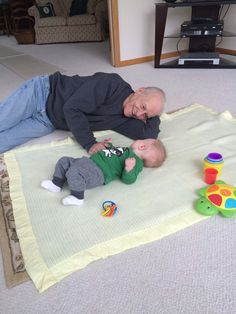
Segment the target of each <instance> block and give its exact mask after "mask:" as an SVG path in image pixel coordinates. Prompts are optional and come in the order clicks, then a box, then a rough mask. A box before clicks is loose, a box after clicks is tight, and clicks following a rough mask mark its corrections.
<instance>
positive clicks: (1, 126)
mask: <svg viewBox="0 0 236 314" xmlns="http://www.w3.org/2000/svg"><path fill="white" fill-rule="evenodd" d="M49 89H50V84H49V78H48V76H39V77H35V78H33V79H31V80H29V81H27V82H25V84H23V85H22V86H21V87H20V88H18V89H17V90H16V91H15V92H14V93H13V94H12V95H10V96H9V97H8V98H7V99H6V100H5V101H4V102H1V103H0V153H2V152H5V151H6V150H8V149H10V148H12V147H14V146H16V145H20V144H23V143H24V142H26V141H27V140H29V139H31V138H36V137H40V136H42V135H46V134H48V133H50V132H52V131H53V130H54V129H55V128H54V127H53V125H52V123H51V122H50V120H49V119H48V118H47V115H46V102H47V98H48V95H49ZM40 123H41V124H42V126H41V127H40V126H39V124H40ZM27 128H28V129H27ZM37 132H38V133H37Z"/></svg>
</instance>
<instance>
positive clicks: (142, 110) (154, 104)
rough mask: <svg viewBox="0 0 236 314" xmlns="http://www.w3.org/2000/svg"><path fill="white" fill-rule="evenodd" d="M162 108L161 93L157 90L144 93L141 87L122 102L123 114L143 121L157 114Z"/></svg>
mask: <svg viewBox="0 0 236 314" xmlns="http://www.w3.org/2000/svg"><path fill="white" fill-rule="evenodd" d="M162 109H163V97H162V95H161V94H160V93H157V92H152V93H148V94H145V93H144V92H143V88H140V89H138V90H137V91H136V92H135V93H133V94H131V95H130V96H129V97H128V98H127V99H126V100H125V102H124V115H125V116H126V117H132V118H135V119H139V120H143V121H146V120H147V119H148V118H151V117H155V116H158V115H159V114H160V113H161V112H162Z"/></svg>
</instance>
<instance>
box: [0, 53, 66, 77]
mask: <svg viewBox="0 0 236 314" xmlns="http://www.w3.org/2000/svg"><path fill="white" fill-rule="evenodd" d="M0 64H2V65H3V66H5V67H6V68H7V69H9V70H11V71H13V72H14V73H16V74H17V75H19V76H20V77H21V78H23V79H25V80H27V79H30V78H31V77H33V76H38V75H44V74H52V73H54V72H56V71H60V72H63V71H64V70H63V69H62V68H59V67H56V66H54V65H52V64H49V63H47V62H44V61H42V60H39V59H37V58H34V57H31V56H29V55H24V54H23V55H19V56H14V57H8V58H0Z"/></svg>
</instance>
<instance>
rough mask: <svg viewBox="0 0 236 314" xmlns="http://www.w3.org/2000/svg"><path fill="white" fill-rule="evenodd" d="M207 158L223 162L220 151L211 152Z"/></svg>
mask: <svg viewBox="0 0 236 314" xmlns="http://www.w3.org/2000/svg"><path fill="white" fill-rule="evenodd" d="M207 160H209V161H213V162H221V161H223V157H222V155H221V154H219V153H210V154H208V155H207Z"/></svg>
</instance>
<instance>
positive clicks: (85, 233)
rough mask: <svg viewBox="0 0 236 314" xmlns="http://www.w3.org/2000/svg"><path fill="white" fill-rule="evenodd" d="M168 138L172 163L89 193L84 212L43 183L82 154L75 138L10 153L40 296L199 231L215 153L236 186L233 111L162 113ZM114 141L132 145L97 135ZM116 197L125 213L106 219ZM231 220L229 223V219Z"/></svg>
mask: <svg viewBox="0 0 236 314" xmlns="http://www.w3.org/2000/svg"><path fill="white" fill-rule="evenodd" d="M161 127H162V130H161V139H162V141H163V142H164V144H165V146H166V149H167V154H168V157H167V160H166V161H165V163H164V164H163V165H162V166H161V167H160V168H157V169H144V171H143V172H142V173H141V174H140V176H139V178H138V180H137V182H136V183H134V184H132V185H129V186H127V185H125V184H122V183H121V182H120V181H114V182H111V183H110V184H109V185H107V186H103V187H98V188H96V189H93V190H89V191H87V192H86V195H85V197H86V200H85V203H84V204H83V206H82V207H80V208H78V207H76V206H71V207H65V206H63V205H62V203H61V199H62V198H63V197H65V195H67V194H68V193H69V191H68V189H67V188H65V189H64V190H63V192H62V193H58V194H56V195H55V194H53V193H50V192H48V191H45V190H43V189H42V188H41V187H40V182H41V180H43V179H46V178H50V177H51V175H52V173H53V170H54V165H55V163H56V161H57V160H58V158H60V157H61V156H63V155H67V156H68V155H69V156H77V157H78V156H82V155H84V151H83V150H82V149H80V147H79V145H78V144H77V143H75V142H74V141H73V140H72V139H70V138H68V139H67V140H64V141H60V142H53V143H50V144H42V145H34V146H30V147H24V148H21V149H16V150H13V151H11V152H9V153H6V154H5V162H6V164H7V169H8V172H9V177H10V195H11V199H12V204H13V211H14V217H15V222H16V229H17V234H18V237H19V239H20V244H21V249H22V252H23V257H24V260H25V266H26V269H27V272H28V274H29V276H30V277H31V279H32V280H33V282H34V284H35V286H36V288H37V289H38V291H39V292H43V291H45V290H46V289H48V288H49V287H50V286H52V285H53V284H55V283H57V282H59V281H60V280H62V279H63V278H64V277H65V276H67V275H69V274H71V273H72V272H74V271H75V270H78V269H82V268H84V267H85V266H87V265H88V264H89V263H91V262H93V261H96V260H98V259H100V258H106V257H107V256H110V255H114V254H117V253H120V252H123V251H125V250H127V249H130V248H133V247H136V246H139V245H142V244H145V243H148V242H151V241H155V240H157V239H160V238H162V237H165V236H167V235H170V234H172V233H174V232H176V231H178V230H181V229H183V228H186V227H188V226H191V225H192V224H194V223H197V222H199V221H201V220H203V219H206V217H204V216H201V215H199V214H198V213H196V211H195V210H194V206H193V204H194V201H195V200H196V198H197V191H198V189H199V188H201V187H203V186H205V183H204V181H203V159H204V157H205V156H206V155H207V154H208V153H209V152H211V151H217V152H220V153H221V154H222V155H223V156H224V161H225V165H224V168H223V171H222V175H221V179H224V180H225V181H226V182H228V183H230V184H232V185H235V184H236V177H235V174H234V172H233V171H232V169H233V168H235V164H236V152H235V146H236V120H235V119H234V118H233V117H232V116H231V114H230V113H229V112H227V111H226V112H224V113H220V114H219V113H216V112H213V111H212V110H210V109H209V108H207V107H203V106H201V105H197V104H196V105H193V106H190V107H187V108H185V109H183V110H180V111H178V112H175V113H172V114H163V115H162V124H161ZM96 136H97V138H98V139H103V138H105V137H108V136H109V137H112V139H113V143H114V144H119V145H122V146H123V145H129V144H130V142H131V141H130V140H129V139H128V138H125V137H123V136H121V135H119V134H117V133H115V132H109V131H108V132H105V133H102V134H100V133H96ZM105 200H113V201H115V202H116V204H117V206H118V211H117V213H116V215H115V216H113V217H111V218H107V217H103V216H102V215H101V207H102V203H103V201H105ZM222 219H225V218H222Z"/></svg>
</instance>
